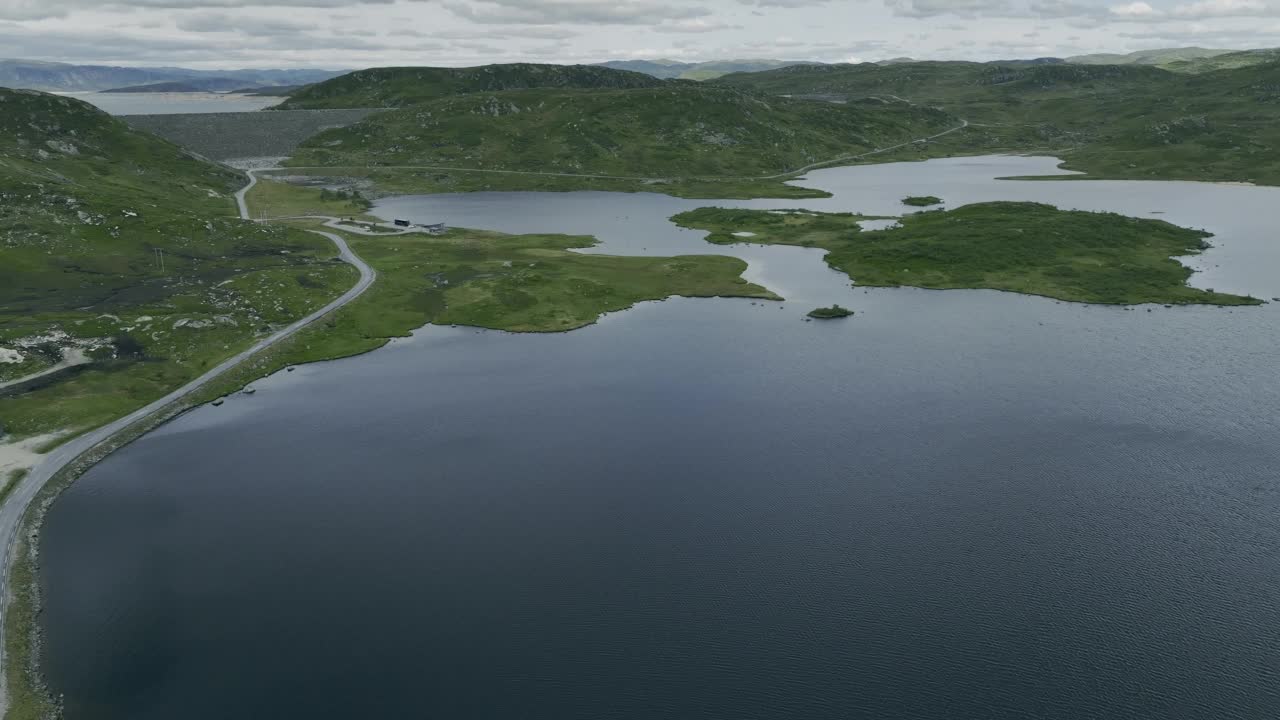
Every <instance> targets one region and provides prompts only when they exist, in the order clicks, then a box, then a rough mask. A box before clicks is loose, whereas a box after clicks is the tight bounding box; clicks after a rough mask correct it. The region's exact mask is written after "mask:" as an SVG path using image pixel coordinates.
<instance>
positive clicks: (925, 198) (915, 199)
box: [902, 195, 942, 207]
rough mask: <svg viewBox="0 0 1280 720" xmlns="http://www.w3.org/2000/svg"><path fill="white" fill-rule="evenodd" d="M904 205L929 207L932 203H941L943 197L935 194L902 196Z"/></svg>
mask: <svg viewBox="0 0 1280 720" xmlns="http://www.w3.org/2000/svg"><path fill="white" fill-rule="evenodd" d="M902 204H903V205H910V206H911V207H929V206H931V205H941V204H942V198H940V197H936V196H934V195H912V196H911V197H907V198H902Z"/></svg>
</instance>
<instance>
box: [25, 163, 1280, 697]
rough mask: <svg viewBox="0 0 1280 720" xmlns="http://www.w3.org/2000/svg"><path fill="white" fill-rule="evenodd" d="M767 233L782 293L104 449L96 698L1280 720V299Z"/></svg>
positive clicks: (402, 349) (448, 332) (54, 564)
mask: <svg viewBox="0 0 1280 720" xmlns="http://www.w3.org/2000/svg"><path fill="white" fill-rule="evenodd" d="M918 167H920V166H918ZM1069 185H1071V186H1076V185H1085V184H1084V183H1070V184H1069ZM639 197H640V198H641V199H642V201H643V202H649V200H648V199H646V198H647V197H648V196H639ZM556 198H560V199H556ZM482 200H483V197H480V198H473V199H472V200H471V202H480V201H482ZM526 200H527V198H526ZM545 202H546V203H548V204H550V207H551V208H553V209H554V208H555V207H556V206H555V203H557V202H576V200H575V199H574V197H573V196H554V197H553V198H545ZM617 202H618V203H620V204H619V205H617V206H610V207H603V208H601V210H600V212H599V215H600V217H601V218H603V217H604V216H605V215H609V216H610V217H612V216H615V215H616V216H626V215H628V213H631V212H638V211H637V210H636V209H635V208H637V207H639V206H624V205H622V204H625V203H628V202H631V201H630V200H628V199H627V198H625V197H624V198H620V199H618V200H617ZM669 202H677V201H669ZM596 206H597V207H601V206H600V203H599V202H598V201H597V202H596ZM422 212H424V213H425V212H427V210H423V211H422ZM458 212H459V213H460V214H461V213H463V209H461V208H459V210H458ZM655 212H656V210H655ZM566 217H567V216H566ZM573 222H575V223H582V222H583V220H582V218H581V217H580V216H576V215H575V216H573ZM652 222H653V221H652V220H649V221H644V222H637V223H635V224H634V225H638V226H639V227H638V228H637V229H636V232H637V233H638V235H637V236H630V235H627V234H626V232H623V231H622V230H617V228H618V227H627V228H630V227H633V224H629V223H619V224H617V225H616V227H615V225H613V224H611V223H613V221H605V220H603V219H602V220H600V224H601V227H602V230H601V231H602V232H604V228H610V227H613V228H615V230H613V231H609V232H607V233H606V234H607V235H609V237H607V238H606V243H605V244H606V246H608V245H610V244H613V245H614V246H618V245H627V244H628V243H632V242H634V243H635V245H637V246H638V247H637V249H636V251H641V248H643V247H649V246H650V244H653V245H657V244H660V243H678V242H682V241H683V240H681V238H684V237H685V236H684V235H683V234H679V233H674V231H671V230H663V231H652V232H651V231H649V230H648V229H647V228H648V227H649V225H651V224H652ZM615 231H616V232H615ZM611 233H612V234H611ZM659 235H660V236H661V237H658V236H659ZM694 237H695V238H696V235H695V236H694ZM1259 242H1260V241H1259V240H1258V238H1256V237H1254V236H1251V235H1248V234H1247V233H1246V234H1242V235H1239V236H1237V237H1224V238H1223V239H1222V244H1223V252H1220V253H1218V255H1217V256H1214V255H1212V254H1211V256H1209V258H1208V260H1210V261H1214V262H1213V263H1212V264H1225V265H1226V266H1227V267H1224V268H1222V269H1221V272H1223V273H1226V272H1227V271H1228V270H1229V269H1230V267H1231V265H1232V263H1231V257H1232V255H1231V253H1230V252H1227V248H1229V247H1230V246H1231V245H1232V244H1233V243H1235V244H1238V245H1239V246H1240V247H1242V248H1246V249H1248V248H1254V249H1256V248H1257V247H1258V243H1259ZM641 243H644V244H643V245H642V244H641ZM694 247H695V249H702V246H694ZM741 251H742V252H743V253H744V254H745V255H746V256H748V257H751V259H752V260H753V262H754V263H755V267H754V268H753V272H756V273H758V274H759V275H761V276H768V277H772V278H774V279H776V280H777V281H778V283H779V284H780V285H786V286H790V287H789V292H788V296H789V298H792V301H790V302H788V303H785V304H784V305H783V306H782V307H781V309H779V306H778V305H777V304H767V305H766V304H752V303H751V302H750V301H745V300H685V299H674V300H669V301H667V302H663V303H647V304H643V305H641V306H639V307H637V308H635V309H633V310H631V311H628V312H625V313H620V314H616V315H612V316H609V317H606V318H605V319H604V320H603V321H602V322H601V323H600V324H598V325H596V326H593V327H590V328H587V329H584V330H581V331H577V332H573V333H569V334H565V335H511V334H506V333H494V332H479V333H477V332H475V331H473V330H468V329H461V328H460V329H448V328H429V329H426V330H424V331H422V332H421V333H419V335H418V336H417V337H415V338H414V339H412V340H409V341H402V342H397V343H394V344H393V345H391V346H390V347H388V348H386V349H384V350H381V351H379V352H376V353H372V354H370V355H367V356H363V357H360V358H354V359H351V360H346V361H341V362H336V363H328V364H323V365H315V366H308V367H304V368H300V369H299V370H298V371H297V372H295V373H291V374H281V375H279V376H276V377H273V378H271V379H269V380H266V381H263V382H261V383H258V384H257V387H258V388H259V392H258V393H257V394H256V395H254V396H252V397H246V396H237V397H235V398H232V399H231V400H230V401H229V402H228V403H227V404H226V405H224V406H223V407H220V408H212V407H209V408H203V409H200V410H198V411H196V412H193V413H191V414H189V415H186V416H184V417H183V418H181V419H179V420H178V421H176V422H173V423H171V424H169V425H167V426H165V427H164V428H162V429H161V430H159V431H157V432H155V433H152V434H151V435H149V436H147V437H146V438H144V439H143V440H141V441H139V442H137V443H135V444H134V445H132V446H130V447H128V448H126V449H125V450H123V451H121V452H119V453H117V454H116V455H114V456H113V457H112V458H110V459H109V460H108V461H106V462H104V463H103V464H101V465H99V466H98V467H96V468H95V469H94V470H93V471H91V472H90V473H89V474H88V475H86V476H85V478H84V479H82V480H81V481H80V482H79V483H78V484H76V485H75V486H74V487H73V488H72V489H71V490H69V491H68V492H67V493H66V494H65V495H64V496H63V497H62V498H61V499H60V500H59V501H58V502H57V503H56V504H55V506H54V507H53V508H52V510H51V512H50V514H49V517H48V522H47V524H46V526H45V531H44V534H43V536H42V538H43V540H42V553H43V554H42V578H43V581H44V586H45V593H46V602H47V610H46V613H45V617H44V620H45V628H46V631H47V644H46V658H45V669H46V672H47V674H48V676H49V679H50V681H51V683H52V685H53V687H54V689H55V690H57V691H58V692H62V693H66V700H67V717H68V718H71V719H72V720H78V719H96V718H112V719H114V718H130V719H144V720H146V719H151V718H157V719H159V718H166V719H168V718H175V717H181V718H191V719H193V720H202V719H204V718H210V719H212V718H218V719H222V718H227V717H245V718H249V717H272V718H277V717H299V718H301V717H305V718H344V719H345V718H350V717H406V718H416V717H433V718H434V717H438V718H501V719H503V720H506V719H507V718H538V719H542V718H546V719H549V720H552V719H554V720H565V719H576V718H582V719H584V720H586V719H595V718H655V719H656V718H726V719H739V718H761V719H765V718H767V719H769V720H773V719H775V718H781V717H788V718H789V717H796V718H876V719H886V718H904V719H905V718H912V719H915V718H926V719H932V718H937V719H943V718H1032V717H1034V718H1063V719H1064V720H1066V719H1071V720H1078V719H1081V718H1153V719H1155V718H1161V719H1164V718H1205V719H1210V718H1213V719H1218V718H1226V719H1233V718H1239V719H1244V718H1250V719H1252V718H1271V717H1278V716H1280V671H1278V670H1277V669H1278V668H1280V479H1278V478H1277V475H1278V474H1280V473H1277V469H1280V445H1278V444H1277V443H1276V438H1277V437H1280V412H1278V411H1280V383H1277V382H1275V380H1274V378H1275V367H1276V362H1277V358H1278V357H1280V335H1278V334H1277V333H1276V323H1277V320H1278V319H1280V314H1277V313H1278V311H1277V310H1276V308H1275V306H1268V307H1263V308H1256V309H1221V308H1174V309H1164V308H1159V307H1157V308H1153V312H1146V308H1142V309H1139V310H1137V311H1127V310H1123V309H1119V308H1098V307H1087V306H1080V305H1070V304H1060V303H1055V302H1053V301H1050V300H1043V299H1037V298H1028V297H1022V296H1016V295H1010V294H1005V293H996V292H968V291H966V292H929V291H921V290H911V289H902V290H875V291H870V292H866V293H864V292H863V291H861V290H855V289H852V288H849V287H848V283H847V280H845V279H844V278H843V276H841V275H838V274H836V273H832V272H830V271H828V270H827V269H826V268H825V267H823V266H822V264H821V262H820V260H819V257H820V255H819V254H815V253H813V252H812V251H805V250H801V249H795V248H757V249H742V250H741ZM1215 252H1216V251H1215ZM1244 255H1245V256H1249V257H1252V256H1254V255H1252V254H1251V252H1245V253H1244ZM1217 261H1221V262H1217ZM1254 272H1256V271H1255V269H1254V268H1252V267H1250V268H1248V269H1247V270H1246V271H1243V274H1241V275H1239V276H1237V278H1238V279H1237V281H1238V282H1240V283H1242V284H1246V285H1247V284H1248V283H1250V282H1251V281H1252V280H1251V278H1253V277H1255V275H1254V274H1253V273H1254ZM1272 277H1274V273H1272ZM1256 291H1260V289H1258V290H1256ZM840 293H844V294H846V295H845V296H842V295H840ZM819 298H821V299H823V300H825V301H826V302H827V303H829V302H831V301H834V300H838V301H840V302H841V303H842V304H845V305H847V306H849V307H853V308H854V309H855V310H857V311H858V315H857V316H856V317H854V318H852V319H849V320H847V321H840V322H831V323H806V322H803V321H802V320H801V317H802V315H803V313H804V312H806V311H807V310H809V309H810V308H812V307H813V306H814V304H816V301H817V300H818V299H819Z"/></svg>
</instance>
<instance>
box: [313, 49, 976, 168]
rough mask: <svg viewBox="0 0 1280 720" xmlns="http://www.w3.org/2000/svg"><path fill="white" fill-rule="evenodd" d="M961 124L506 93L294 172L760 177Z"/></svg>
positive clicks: (364, 128) (865, 106) (583, 94)
mask: <svg viewBox="0 0 1280 720" xmlns="http://www.w3.org/2000/svg"><path fill="white" fill-rule="evenodd" d="M615 72H616V71H615ZM956 122H957V121H956V120H955V118H954V117H952V116H951V115H948V114H947V113H944V112H941V111H937V110H931V109H928V108H921V107H916V106H912V105H910V104H908V103H903V102H895V101H868V102H863V103H852V104H849V105H835V104H829V103H815V102H805V101H799V100H788V99H786V98H771V97H767V96H760V95H756V94H752V93H744V92H741V91H738V90H734V89H729V88H718V87H709V86H705V85H696V84H692V83H674V84H665V83H664V84H661V85H659V86H657V87H640V88H633V89H618V90H607V89H606V90H599V89H598V90H569V89H532V90H511V91H505V92H485V93H472V94H468V95H460V96H457V97H450V98H445V99H442V100H435V101H432V102H426V103H421V104H418V105H414V106H413V107H408V108H403V109H399V110H395V111H392V112H386V113H379V114H376V115H373V116H371V117H369V118H367V119H366V120H364V121H363V122H361V123H358V124H356V125H352V126H350V127H346V128H342V129H336V130H331V131H327V132H324V133H321V134H319V135H317V136H315V137H313V138H311V139H310V140H308V141H307V142H305V143H304V144H303V145H302V147H301V148H300V149H299V151H298V152H297V154H296V155H295V156H294V158H293V159H292V160H291V161H290V164H293V165H299V166H316V165H323V166H356V167H364V166H379V165H382V166H449V167H467V168H477V169H486V170H517V171H526V172H542V173H589V174H602V175H623V176H644V177H656V178H672V177H692V176H755V175H768V174H774V173H782V172H785V171H789V170H793V169H795V168H798V167H800V166H803V165H807V164H810V163H814V162H818V161H822V160H827V159H830V158H832V157H834V156H837V155H840V154H848V153H855V152H858V151H866V150H871V149H874V148H877V147H882V146H884V145H891V144H895V143H898V142H906V141H909V140H911V139H914V138H919V137H923V136H926V135H931V134H934V133H937V132H940V131H941V130H944V129H946V128H948V127H951V126H954V125H955V124H956Z"/></svg>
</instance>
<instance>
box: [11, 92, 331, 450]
mask: <svg viewBox="0 0 1280 720" xmlns="http://www.w3.org/2000/svg"><path fill="white" fill-rule="evenodd" d="M241 184H243V180H242V176H239V175H238V174H236V173H233V172H231V171H228V170H226V169H225V168H221V167H219V166H214V165H210V164H208V163H205V162H203V161H201V160H198V159H196V158H193V157H191V156H190V155H188V154H186V153H184V152H183V151H181V150H179V149H178V148H177V147H175V146H173V145H170V144H169V143H166V142H164V141H161V140H159V139H157V138H154V137H152V136H149V135H145V134H142V133H138V132H135V131H132V130H130V129H129V128H128V127H127V126H125V125H124V124H123V123H120V122H118V121H116V120H114V119H112V118H111V117H109V116H108V115H106V114H104V113H102V112H100V111H98V110H96V109H95V108H93V107H91V106H90V105H88V104H85V103H82V102H79V101H77V100H72V99H67V98H58V97H55V96H51V95H43V94H38V93H29V92H14V91H8V90H0V347H9V348H13V347H15V346H17V344H18V343H20V342H21V341H22V340H23V339H24V338H33V337H37V336H42V335H47V334H49V333H55V332H62V333H66V335H67V336H68V338H67V340H66V341H65V342H64V344H68V343H76V342H79V343H82V344H83V345H84V346H85V349H86V350H87V349H89V348H90V347H91V346H98V350H97V351H96V352H95V354H96V355H97V356H98V357H99V360H98V362H96V363H94V364H92V365H90V366H88V367H87V368H81V371H80V372H78V373H71V374H67V375H61V376H53V377H51V378H50V379H49V381H48V382H47V383H46V384H44V385H43V386H41V387H37V388H34V389H28V390H25V391H19V390H16V389H13V388H11V389H8V390H3V391H0V418H2V419H3V425H4V427H5V430H6V431H8V432H10V433H12V434H14V435H16V436H19V437H21V436H28V435H36V434H42V433H46V432H51V431H55V430H65V429H75V430H84V429H87V428H88V427H92V426H94V425H98V424H101V423H103V422H106V421H108V420H110V419H111V418H114V417H116V416H119V415H121V414H123V413H125V412H127V411H128V410H130V409H132V408H135V407H138V406H141V405H144V404H145V403H147V402H148V401H150V400H152V399H154V398H156V397H159V396H161V395H163V394H164V393H166V392H168V391H169V390H172V389H173V388H174V387H176V386H178V385H180V384H182V383H183V382H185V381H187V380H189V379H191V378H192V377H194V376H196V375H198V374H199V373H200V372H201V371H202V370H203V369H205V368H206V367H209V366H211V365H213V364H216V362H217V361H218V360H219V359H221V358H223V357H226V356H229V355H231V354H233V353H234V351H235V350H236V349H237V348H239V347H242V346H243V345H244V344H246V343H247V342H249V341H250V340H251V339H252V338H253V337H254V336H256V335H257V334H259V333H260V332H263V331H264V330H265V329H266V328H267V327H269V326H274V325H280V324H284V323H287V322H289V321H291V320H293V319H295V318H297V317H299V316H301V315H302V314H304V313H305V312H306V311H308V310H310V309H312V308H314V307H317V306H319V305H320V304H323V302H325V301H327V300H328V299H329V298H331V297H332V296H333V295H335V294H336V293H337V292H339V291H340V289H341V288H343V287H346V286H348V285H350V283H352V282H354V272H353V271H352V270H351V269H350V268H349V267H348V266H346V265H344V264H338V263H334V262H331V259H332V256H333V255H334V250H333V248H332V246H331V245H330V244H329V243H327V242H326V241H324V240H323V239H322V238H319V237H316V236H312V235H310V234H308V233H303V232H299V231H297V230H290V229H285V228H267V227H260V226H257V225H254V224H250V223H245V222H242V221H240V220H238V219H234V218H233V217H232V216H233V215H234V212H235V211H234V203H233V202H232V198H231V196H230V193H231V192H232V190H233V189H234V188H235V187H237V186H239V185H241ZM156 249H162V250H163V251H164V269H163V271H162V270H161V268H160V267H159V263H158V261H157V256H156V254H155V250H156ZM147 318H149V319H147ZM182 321H185V322H182ZM180 323H181V324H182V325H183V326H182V327H175V325H178V324H180ZM202 326H203V327H202ZM125 336H128V337H130V338H132V339H133V340H136V342H137V345H136V346H133V347H132V348H129V347H127V346H126V347H124V348H122V347H121V346H120V340H121V339H122V338H124V337H125ZM33 354H34V353H32V352H29V351H24V355H26V356H28V357H30V356H32V355H33ZM44 364H47V360H40V361H37V362H36V363H33V364H31V365H28V364H27V363H24V364H23V365H20V366H14V365H8V366H5V368H4V372H5V377H7V378H9V379H12V378H14V377H20V376H25V375H26V374H28V373H29V371H30V370H35V369H38V368H39V367H40V366H41V365H44Z"/></svg>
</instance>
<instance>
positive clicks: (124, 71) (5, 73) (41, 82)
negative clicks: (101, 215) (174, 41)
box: [0, 60, 346, 92]
mask: <svg viewBox="0 0 1280 720" xmlns="http://www.w3.org/2000/svg"><path fill="white" fill-rule="evenodd" d="M344 72H346V71H345V70H252V69H246V70H191V69H187V68H176V67H112V66H108V65H71V64H67V63H51V62H40V61H36V60H0V87H9V88H24V89H30V90H44V91H46V92H97V91H101V90H116V89H121V88H130V89H131V90H130V91H134V90H136V89H137V88H139V86H148V85H156V84H158V83H186V84H188V85H191V86H192V87H194V88H196V89H195V90H188V91H187V92H197V91H209V90H218V91H225V90H234V89H236V88H242V87H275V86H280V85H306V84H309V83H314V82H321V81H323V80H328V79H329V78H332V77H336V76H338V75H342V74H343V73H344ZM139 91H142V90H139ZM149 92H156V90H150V91H149ZM167 92H182V91H177V90H169V91H167Z"/></svg>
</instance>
